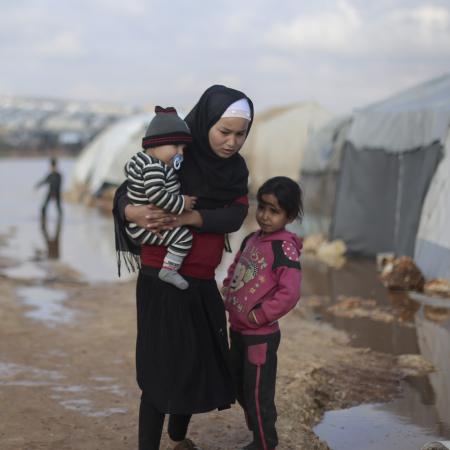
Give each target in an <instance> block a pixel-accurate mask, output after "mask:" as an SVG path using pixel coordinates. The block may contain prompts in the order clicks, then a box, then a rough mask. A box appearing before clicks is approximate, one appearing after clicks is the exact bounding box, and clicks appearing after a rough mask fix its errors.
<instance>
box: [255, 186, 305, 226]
mask: <svg viewBox="0 0 450 450" xmlns="http://www.w3.org/2000/svg"><path fill="white" fill-rule="evenodd" d="M268 194H272V195H274V196H275V197H276V199H277V200H278V203H279V204H280V206H281V207H282V208H283V209H284V210H285V211H286V214H287V216H288V217H289V219H295V218H298V219H300V220H301V219H302V217H303V192H302V190H301V188H300V186H299V184H298V183H296V182H295V181H294V180H292V179H291V178H288V177H273V178H269V179H268V180H267V181H266V182H264V183H263V185H262V186H261V187H260V188H259V189H258V192H257V193H256V198H257V199H258V202H261V201H262V196H263V195H268Z"/></svg>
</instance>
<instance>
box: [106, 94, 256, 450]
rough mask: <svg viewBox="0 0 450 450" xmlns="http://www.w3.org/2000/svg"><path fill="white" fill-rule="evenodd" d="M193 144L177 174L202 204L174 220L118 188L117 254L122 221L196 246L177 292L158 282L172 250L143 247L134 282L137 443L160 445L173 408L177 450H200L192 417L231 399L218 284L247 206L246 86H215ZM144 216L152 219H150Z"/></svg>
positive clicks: (249, 114) (197, 115)
mask: <svg viewBox="0 0 450 450" xmlns="http://www.w3.org/2000/svg"><path fill="white" fill-rule="evenodd" d="M185 120H186V122H187V124H188V125H189V128H190V130H191V133H192V137H193V142H192V144H191V145H189V147H188V148H187V150H186V151H185V153H184V162H183V164H182V168H181V170H180V180H181V185H182V193H183V194H186V195H191V196H195V197H197V199H198V200H197V205H196V210H193V211H185V212H183V213H182V214H181V215H178V216H176V217H172V216H170V215H168V214H167V213H165V212H163V211H161V210H157V209H155V208H153V209H152V210H151V211H150V212H149V210H148V209H145V208H146V207H142V206H133V205H131V204H129V202H128V199H127V197H126V188H124V186H123V185H122V186H121V188H119V190H118V192H117V194H116V198H115V205H114V215H115V219H116V242H117V246H118V249H119V250H126V249H131V250H133V248H132V247H131V246H130V245H129V243H127V242H126V236H125V235H124V220H127V221H132V222H135V223H137V224H138V225H139V226H145V225H147V226H148V227H149V228H151V229H152V230H153V231H156V232H157V231H159V230H161V229H164V228H167V227H175V226H190V227H192V228H191V229H192V232H193V235H194V242H193V246H192V249H191V251H190V253H189V254H188V256H187V257H186V258H185V260H184V263H183V265H182V267H181V269H180V273H181V274H182V275H183V276H184V277H185V278H186V279H187V280H188V281H189V285H190V287H189V289H187V290H185V291H181V290H179V289H177V288H175V287H173V286H171V285H169V284H167V283H164V282H161V281H160V280H159V279H158V277H157V274H158V271H159V269H160V267H161V263H162V260H163V258H164V255H165V252H166V248H165V247H158V246H147V245H144V246H143V247H142V248H141V250H140V263H141V268H140V271H139V277H138V281H137V289H136V297H137V344H136V370H137V381H138V384H139V387H140V388H141V390H142V396H141V405H140V411H139V449H140V450H157V449H158V448H159V443H160V439H161V433H162V426H163V423H164V415H165V414H170V419H169V427H168V428H169V437H170V438H171V440H172V443H173V449H176V450H185V449H186V450H187V449H195V448H197V447H195V445H194V444H193V443H192V441H190V440H189V439H186V433H187V428H188V425H189V421H190V418H191V415H192V414H195V413H201V412H206V411H211V410H213V409H224V408H227V407H229V405H230V403H232V402H234V393H233V388H232V381H231V374H230V371H229V367H228V341H227V332H226V319H225V311H224V307H223V302H222V299H221V296H220V294H219V292H218V290H217V285H216V282H215V280H214V272H215V269H216V267H217V266H218V265H219V263H220V260H221V258H222V252H223V249H224V245H225V234H226V233H229V232H233V231H236V230H238V229H239V227H240V226H241V224H242V222H243V220H244V219H245V216H246V215H247V210H248V201H247V182H248V170H247V167H246V164H245V161H244V159H243V158H242V157H241V156H240V155H239V150H240V149H241V147H242V145H243V143H244V141H245V139H246V137H247V135H248V132H249V130H250V127H251V124H252V120H253V105H252V102H251V100H250V99H249V98H248V97H247V96H246V95H245V94H243V93H242V92H240V91H237V90H234V89H230V88H227V87H225V86H219V85H215V86H212V87H210V88H209V89H207V90H206V91H205V92H204V93H203V95H202V96H201V98H200V100H199V101H198V103H197V105H196V106H195V107H194V108H193V109H192V111H191V112H190V113H189V114H188V115H187V117H186V119H185ZM148 220H149V221H150V224H148V223H147V222H148Z"/></svg>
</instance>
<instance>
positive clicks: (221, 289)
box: [220, 286, 229, 298]
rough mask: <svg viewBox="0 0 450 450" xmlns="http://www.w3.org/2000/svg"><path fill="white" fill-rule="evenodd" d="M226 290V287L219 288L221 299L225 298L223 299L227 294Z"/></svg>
mask: <svg viewBox="0 0 450 450" xmlns="http://www.w3.org/2000/svg"><path fill="white" fill-rule="evenodd" d="M228 289H229V287H228V286H222V287H221V288H220V295H221V296H222V298H225V297H226V296H227V294H228Z"/></svg>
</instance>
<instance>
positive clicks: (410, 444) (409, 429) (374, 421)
mask: <svg viewBox="0 0 450 450" xmlns="http://www.w3.org/2000/svg"><path fill="white" fill-rule="evenodd" d="M417 395H419V394H418V393H413V394H412V396H411V395H407V397H408V398H411V397H412V398H414V397H415V396H417ZM405 402H406V403H407V404H405ZM406 407H409V408H413V407H414V402H411V403H410V401H409V400H406V399H399V400H396V401H394V402H390V403H386V404H372V405H361V406H356V407H354V408H349V409H345V410H340V411H329V412H327V413H326V414H325V417H324V420H323V421H322V422H321V423H320V424H319V425H318V426H316V427H315V428H314V432H315V433H316V434H317V435H318V436H319V437H320V439H322V440H324V441H326V442H327V443H328V445H329V446H330V448H332V449H333V450H360V449H364V450H380V449H395V450H411V449H417V450H419V449H421V448H422V446H423V445H425V444H426V443H428V442H430V441H436V440H441V438H442V437H443V436H450V429H448V427H447V426H446V425H443V424H441V423H439V419H438V418H437V417H436V415H435V411H434V409H433V407H432V406H428V407H426V406H424V407H421V408H420V410H412V409H411V410H410V413H409V414H408V415H404V414H403V411H405V408H406ZM419 415H420V417H419ZM416 419H417V420H416ZM444 433H445V434H444Z"/></svg>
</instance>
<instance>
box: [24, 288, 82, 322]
mask: <svg viewBox="0 0 450 450" xmlns="http://www.w3.org/2000/svg"><path fill="white" fill-rule="evenodd" d="M17 295H18V296H19V298H21V299H22V301H23V303H24V304H25V305H26V306H28V307H29V310H28V311H27V312H26V313H25V316H26V317H28V318H30V319H33V320H36V321H38V322H42V323H43V324H45V325H47V326H50V327H53V326H56V325H63V324H68V323H71V322H73V321H74V319H75V316H76V313H75V311H73V310H71V309H69V308H67V306H66V305H65V304H64V301H65V300H66V299H67V294H66V293H65V292H64V291H60V290H57V289H49V288H46V287H42V286H27V287H21V288H19V289H17Z"/></svg>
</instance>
